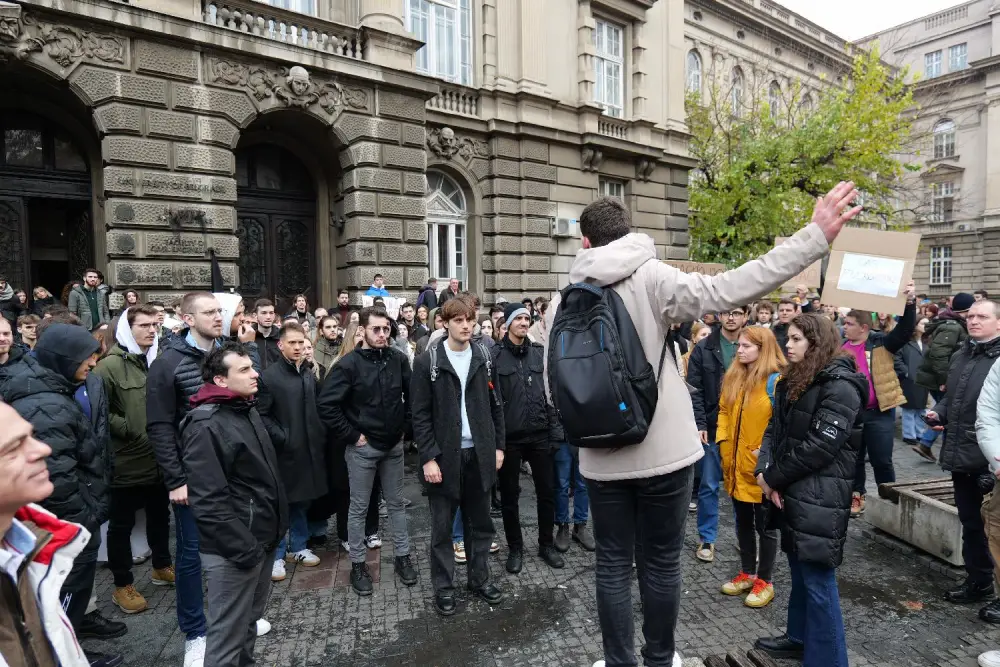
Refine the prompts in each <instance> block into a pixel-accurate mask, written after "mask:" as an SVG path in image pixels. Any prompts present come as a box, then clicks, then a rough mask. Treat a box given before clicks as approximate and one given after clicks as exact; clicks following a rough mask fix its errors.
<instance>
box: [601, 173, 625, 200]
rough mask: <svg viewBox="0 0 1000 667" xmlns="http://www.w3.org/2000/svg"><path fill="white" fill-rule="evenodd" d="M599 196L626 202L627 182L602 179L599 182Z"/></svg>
mask: <svg viewBox="0 0 1000 667" xmlns="http://www.w3.org/2000/svg"><path fill="white" fill-rule="evenodd" d="M597 190H598V194H599V195H600V196H602V197H615V198H617V199H621V200H622V201H625V182H624V181H618V180H615V179H613V178H602V179H600V180H599V181H598V186H597Z"/></svg>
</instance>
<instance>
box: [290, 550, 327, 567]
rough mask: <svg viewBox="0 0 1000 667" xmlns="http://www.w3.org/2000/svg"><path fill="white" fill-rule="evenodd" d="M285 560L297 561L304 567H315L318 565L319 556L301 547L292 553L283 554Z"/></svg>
mask: <svg viewBox="0 0 1000 667" xmlns="http://www.w3.org/2000/svg"><path fill="white" fill-rule="evenodd" d="M285 560H287V561H288V562H289V563H299V564H301V565H305V566H306V567H316V566H317V565H319V556H317V555H316V554H314V553H313V552H312V550H311V549H303V550H302V551H296V552H295V553H293V554H285Z"/></svg>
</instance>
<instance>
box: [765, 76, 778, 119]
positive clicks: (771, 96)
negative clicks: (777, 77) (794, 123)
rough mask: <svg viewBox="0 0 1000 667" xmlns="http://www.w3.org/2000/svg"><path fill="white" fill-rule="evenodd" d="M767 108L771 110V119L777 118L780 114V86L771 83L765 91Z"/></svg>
mask: <svg viewBox="0 0 1000 667" xmlns="http://www.w3.org/2000/svg"><path fill="white" fill-rule="evenodd" d="M767 106H768V108H769V109H770V110H771V118H777V117H778V114H779V113H781V84H779V83H778V82H777V81H772V82H771V85H770V87H769V88H768V89H767Z"/></svg>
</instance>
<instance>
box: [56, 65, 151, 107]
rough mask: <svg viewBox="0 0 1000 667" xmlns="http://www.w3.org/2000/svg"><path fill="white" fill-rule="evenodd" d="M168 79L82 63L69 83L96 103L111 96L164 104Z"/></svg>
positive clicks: (92, 103)
mask: <svg viewBox="0 0 1000 667" xmlns="http://www.w3.org/2000/svg"><path fill="white" fill-rule="evenodd" d="M167 85H168V84H167V82H166V81H164V80H162V79H153V78H150V77H147V76H136V75H135V74H129V73H127V72H115V71H113V70H109V69H103V68H100V67H94V66H92V65H82V66H81V67H79V68H78V69H77V70H76V71H75V72H74V73H73V75H72V76H71V77H70V86H71V87H72V88H74V89H75V90H76V91H77V92H79V93H80V94H81V95H83V97H84V98H85V99H86V100H88V101H89V102H90V103H91V105H97V104H99V103H100V102H103V101H104V100H109V99H112V98H117V99H122V100H127V101H130V102H138V103H140V104H149V105H154V106H161V107H165V106H167Z"/></svg>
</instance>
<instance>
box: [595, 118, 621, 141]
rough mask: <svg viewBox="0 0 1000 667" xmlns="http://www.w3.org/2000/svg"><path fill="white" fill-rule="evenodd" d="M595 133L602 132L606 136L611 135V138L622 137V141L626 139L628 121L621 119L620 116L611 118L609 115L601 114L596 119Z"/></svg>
mask: <svg viewBox="0 0 1000 667" xmlns="http://www.w3.org/2000/svg"><path fill="white" fill-rule="evenodd" d="M597 133H598V134H603V135H604V136H606V137H611V138H612V139H622V140H623V141H628V140H629V124H628V121H625V120H622V119H621V118H612V117H611V116H604V115H602V116H601V117H600V118H599V119H598V120H597Z"/></svg>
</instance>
